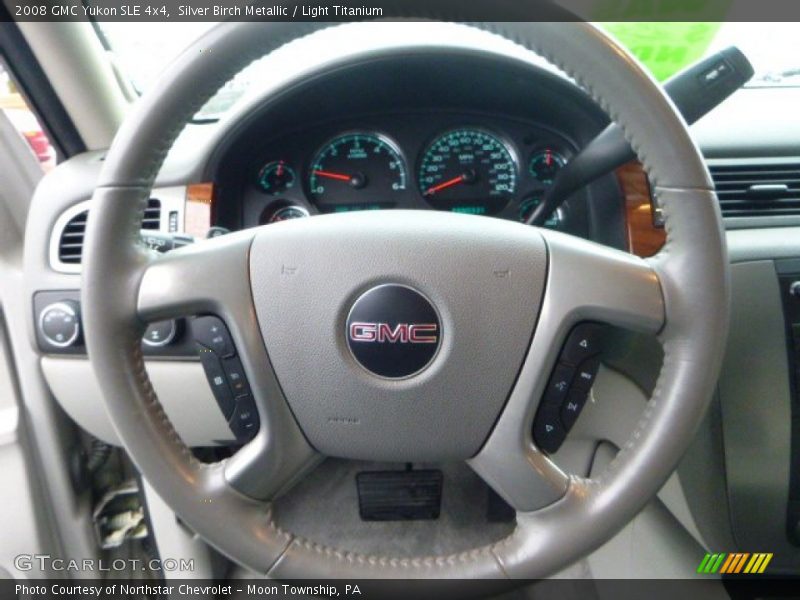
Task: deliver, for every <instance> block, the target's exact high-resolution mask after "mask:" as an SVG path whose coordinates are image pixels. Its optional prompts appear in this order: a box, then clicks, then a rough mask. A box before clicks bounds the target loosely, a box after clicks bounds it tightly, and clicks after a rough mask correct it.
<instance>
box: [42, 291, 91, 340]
mask: <svg viewBox="0 0 800 600" xmlns="http://www.w3.org/2000/svg"><path fill="white" fill-rule="evenodd" d="M39 331H40V332H41V334H42V337H44V339H45V341H46V342H47V343H48V344H50V345H52V346H55V347H56V348H69V347H70V346H73V345H74V344H76V343H77V342H78V339H79V338H80V335H81V324H80V308H79V306H78V303H77V302H73V301H72V300H63V301H61V302H54V303H53V304H49V305H48V306H46V307H45V308H44V310H42V312H41V313H40V314H39Z"/></svg>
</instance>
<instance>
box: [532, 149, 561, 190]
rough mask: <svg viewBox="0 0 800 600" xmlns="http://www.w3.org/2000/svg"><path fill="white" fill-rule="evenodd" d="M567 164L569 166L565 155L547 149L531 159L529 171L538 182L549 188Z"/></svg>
mask: <svg viewBox="0 0 800 600" xmlns="http://www.w3.org/2000/svg"><path fill="white" fill-rule="evenodd" d="M565 164H567V159H566V158H564V156H563V155H561V154H559V153H558V152H556V151H555V150H552V149H550V148H545V149H544V150H540V151H538V152H536V153H535V154H534V155H533V156H532V157H531V162H530V165H529V166H528V170H529V171H530V174H531V175H533V177H534V178H535V179H536V181H538V182H539V183H541V184H542V185H544V186H549V185H551V184H552V183H553V179H555V177H556V174H557V173H558V172H559V171H560V170H561V169H562V168H563V167H564V165H565Z"/></svg>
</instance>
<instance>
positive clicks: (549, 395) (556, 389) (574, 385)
mask: <svg viewBox="0 0 800 600" xmlns="http://www.w3.org/2000/svg"><path fill="white" fill-rule="evenodd" d="M605 327H606V326H605V325H602V324H600V323H580V324H578V325H577V326H576V327H575V328H573V330H572V331H571V332H570V334H569V336H568V337H567V341H566V342H565V343H564V347H563V348H562V349H561V352H560V354H559V362H558V363H557V364H556V366H555V368H554V369H553V373H552V374H551V375H550V380H549V381H548V382H547V388H546V389H545V392H544V397H543V398H542V401H541V403H540V404H539V409H538V411H537V412H536V417H535V418H534V421H533V438H534V441H535V442H536V445H537V446H538V447H539V448H541V449H542V450H544V451H545V452H548V453H552V452H555V451H556V450H558V448H559V446H561V443H562V442H563V441H564V438H565V437H566V435H567V432H568V431H569V430H570V429H572V426H573V425H574V424H575V421H576V420H577V419H578V415H580V413H581V410H583V406H584V404H586V398H587V397H588V395H589V390H590V389H591V388H592V385H594V380H595V378H596V377H597V371H598V370H599V369H600V353H601V351H602V346H603V337H604V333H605Z"/></svg>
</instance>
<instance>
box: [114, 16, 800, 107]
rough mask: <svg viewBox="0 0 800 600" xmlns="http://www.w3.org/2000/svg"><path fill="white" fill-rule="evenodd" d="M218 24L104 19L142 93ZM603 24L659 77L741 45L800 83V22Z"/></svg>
mask: <svg viewBox="0 0 800 600" xmlns="http://www.w3.org/2000/svg"><path fill="white" fill-rule="evenodd" d="M215 25H216V23H194V22H192V23H188V22H187V23H180V22H164V23H147V24H145V23H117V22H100V23H98V27H99V30H100V33H101V34H102V36H103V37H104V38H105V42H106V43H107V45H108V47H109V48H110V50H111V52H112V53H113V55H114V58H115V61H116V63H117V64H118V66H119V67H120V68H121V70H122V72H123V73H124V74H125V75H126V76H127V77H128V78H130V81H131V84H132V85H133V87H134V89H135V90H136V91H137V92H139V93H141V92H144V91H146V90H147V89H148V88H149V87H150V86H151V85H152V84H153V82H154V81H155V80H156V78H157V77H158V75H159V73H160V72H161V71H162V70H163V69H164V67H166V65H167V64H168V63H169V62H170V61H171V60H172V59H173V58H175V57H176V56H177V55H178V54H179V53H180V52H181V51H182V50H183V49H184V48H185V47H186V46H188V45H189V44H190V43H191V42H192V41H194V40H195V39H197V38H198V37H200V36H202V35H203V34H204V33H205V32H206V31H208V30H209V29H210V28H211V27H213V26H215ZM381 25H382V26H383V27H391V26H392V24H389V23H383V24H381ZM361 26H362V27H364V26H365V25H361ZM373 26H374V24H373ZM601 26H602V27H604V28H605V29H607V30H608V31H609V32H611V33H612V34H613V35H614V36H616V37H617V38H618V39H619V40H620V41H621V42H622V43H623V44H624V45H625V46H627V47H628V49H629V50H630V51H631V52H632V53H633V54H635V55H636V56H637V57H638V58H639V59H640V60H641V61H642V62H643V63H644V64H645V65H646V66H647V67H648V68H649V69H650V70H651V72H652V73H653V75H654V76H655V77H656V78H657V79H658V80H660V81H663V80H665V79H667V78H669V77H670V76H671V75H672V74H674V73H675V72H677V71H679V70H680V69H681V68H683V67H685V66H686V65H688V64H690V63H692V62H694V61H696V60H698V59H699V58H702V57H703V56H705V55H707V54H711V53H714V52H716V51H718V50H721V49H722V48H725V47H727V46H731V45H735V46H738V47H739V49H741V50H742V51H743V52H744V53H745V55H746V56H747V57H748V58H749V59H750V61H751V62H752V64H753V67H754V68H755V72H756V74H755V76H754V77H753V79H752V80H751V81H750V82H749V83H748V87H795V86H800V25H799V24H797V23H691V22H690V23H665V22H659V23H641V22H638V23H634V22H627V23H604V24H602V25H601ZM145 32H146V33H145ZM364 32H365V33H366V30H364ZM259 66H260V65H259V61H256V63H254V64H253V65H251V66H250V67H248V68H247V69H245V70H244V71H242V72H241V73H240V74H239V75H237V76H236V77H235V78H234V79H233V80H232V81H230V82H228V84H227V85H225V86H224V87H223V88H222V89H221V90H220V91H219V92H218V93H217V95H216V96H215V97H214V98H212V100H211V101H210V102H209V103H208V104H207V105H206V106H205V107H203V109H201V111H200V113H198V115H197V117H198V118H201V119H202V118H213V117H217V116H219V115H221V114H222V113H224V112H225V111H226V110H228V109H229V108H230V107H231V106H233V104H235V103H236V101H237V100H239V99H240V98H241V97H242V96H243V95H244V94H245V93H246V92H247V91H248V89H249V88H250V87H251V86H252V85H254V84H255V83H256V82H260V81H263V78H264V77H268V76H269V74H268V73H265V72H264V70H263V69H261V70H260V69H259Z"/></svg>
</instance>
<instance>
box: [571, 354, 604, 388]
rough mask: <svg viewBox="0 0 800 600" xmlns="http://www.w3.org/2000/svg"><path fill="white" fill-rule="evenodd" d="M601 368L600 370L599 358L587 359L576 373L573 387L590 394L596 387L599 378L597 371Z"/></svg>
mask: <svg viewBox="0 0 800 600" xmlns="http://www.w3.org/2000/svg"><path fill="white" fill-rule="evenodd" d="M599 368H600V358H599V357H597V356H593V357H592V358H587V359H586V360H585V361H583V362H582V363H581V365H580V366H579V367H578V369H577V371H576V372H575V379H574V380H573V382H572V385H573V387H576V388H579V389H582V390H584V391H587V392H588V391H589V390H590V389H591V387H592V385H594V380H595V377H597V371H598V369H599Z"/></svg>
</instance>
